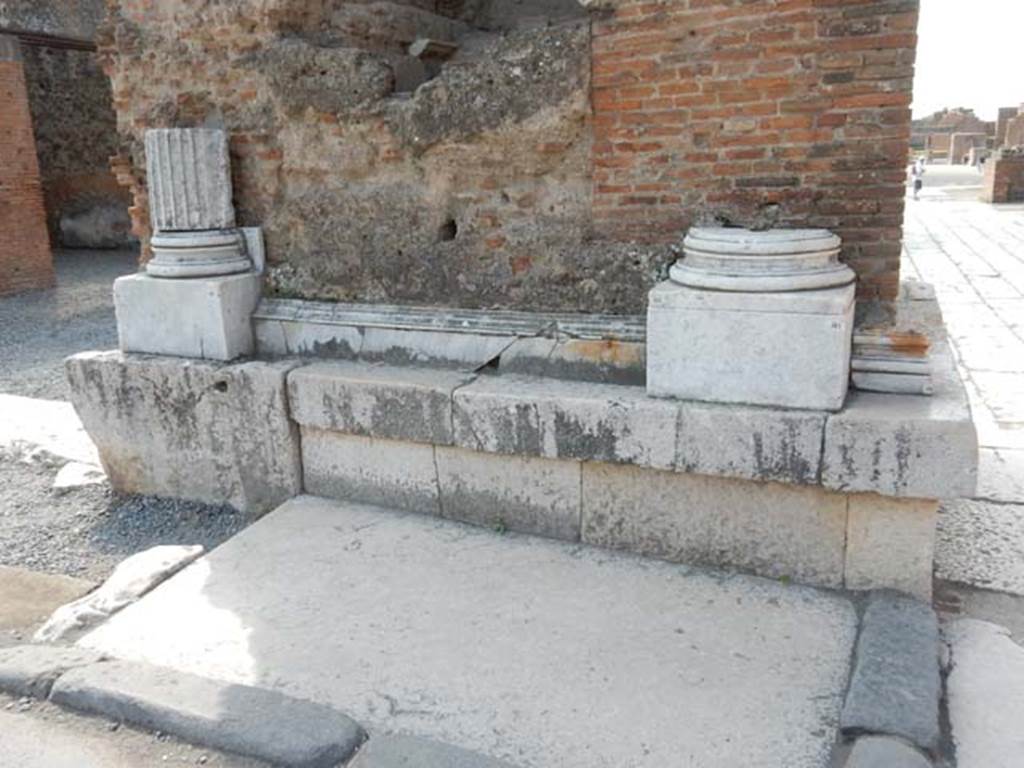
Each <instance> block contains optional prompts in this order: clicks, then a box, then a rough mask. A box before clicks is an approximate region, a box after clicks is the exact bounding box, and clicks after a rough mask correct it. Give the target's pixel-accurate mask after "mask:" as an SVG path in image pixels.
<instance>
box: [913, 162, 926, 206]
mask: <svg viewBox="0 0 1024 768" xmlns="http://www.w3.org/2000/svg"><path fill="white" fill-rule="evenodd" d="M910 178H911V179H913V182H914V199H915V200H917V196H918V195H919V194H920V193H921V187H923V186H924V159H922V158H920V157H919V158H918V159H917V160H915V161H914V164H913V165H912V166H911V168H910Z"/></svg>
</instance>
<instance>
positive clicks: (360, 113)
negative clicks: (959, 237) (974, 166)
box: [101, 0, 917, 312]
mask: <svg viewBox="0 0 1024 768" xmlns="http://www.w3.org/2000/svg"><path fill="white" fill-rule="evenodd" d="M108 3H109V6H110V10H111V14H112V16H111V24H110V27H109V30H108V31H107V33H106V34H105V35H104V36H103V38H102V39H101V43H102V45H101V47H102V50H103V51H104V53H105V56H106V61H107V68H108V71H109V73H110V75H111V77H112V80H113V84H114V103H115V106H116V108H117V111H118V118H119V120H118V124H119V129H120V132H121V134H122V136H123V138H124V153H123V156H122V159H121V160H120V161H119V162H118V168H119V173H120V176H121V178H122V180H123V181H124V182H125V183H127V184H129V185H130V186H131V187H132V189H133V192H134V194H135V206H134V209H133V212H134V218H135V225H136V228H137V230H138V231H139V232H140V234H143V235H145V233H146V232H145V231H146V228H147V226H148V225H147V222H146V216H147V213H146V197H145V178H144V173H143V170H142V169H143V168H144V163H143V157H142V152H141V146H142V145H141V138H142V135H143V133H144V131H145V129H146V128H150V127H165V126H194V125H218V126H223V127H225V128H226V129H227V130H228V131H229V133H230V135H231V151H232V156H233V173H234V183H235V197H236V205H237V208H238V212H239V215H240V219H241V221H242V223H244V224H261V225H263V226H264V227H265V230H266V237H267V245H268V259H269V262H270V265H271V266H270V271H269V281H268V282H269V287H270V290H271V291H274V292H276V293H278V294H280V295H289V296H302V297H308V298H328V299H345V300H357V301H367V302H373V301H394V302H413V303H423V304H447V305H460V306H467V307H514V308H521V309H559V310H577V311H591V312H592V311H609V312H638V311H641V310H642V308H643V306H644V303H645V300H646V292H647V290H648V289H649V287H650V286H651V285H652V284H653V283H654V282H656V281H657V280H658V279H659V278H660V277H661V276H662V275H663V272H664V268H665V266H666V265H667V263H668V262H669V261H671V260H672V259H673V258H674V256H673V255H672V253H671V251H670V249H669V247H668V246H669V244H670V243H671V242H673V241H675V240H677V239H678V238H679V236H680V235H681V233H682V231H683V229H684V228H685V226H686V225H687V224H688V223H690V222H692V221H696V220H699V219H707V218H714V217H715V216H718V217H720V218H724V219H728V220H730V221H735V222H736V223H751V222H755V221H756V222H766V221H774V220H777V221H778V222H779V223H782V224H786V225H821V226H830V227H833V228H835V229H836V230H837V231H839V232H840V233H841V234H842V235H843V236H844V238H845V239H846V241H847V244H848V246H847V257H848V260H849V261H850V262H851V264H852V265H853V266H854V267H855V268H856V269H857V270H858V272H860V274H861V277H862V281H863V282H862V285H863V290H862V295H864V296H867V297H882V298H891V297H893V296H895V292H896V285H897V274H898V261H899V237H900V224H901V222H902V205H903V203H902V195H903V165H904V161H905V157H906V145H907V139H908V137H909V123H910V113H909V110H908V109H907V106H908V104H909V101H910V82H911V77H912V69H913V66H912V65H913V57H914V47H915V41H916V38H915V34H914V29H915V25H916V19H917V2H916V0H896V1H894V0H863V2H854V3H851V2H848V1H847V2H839V1H838V0H836V1H835V2H825V3H823V2H821V1H820V0H785V2H782V0H755V1H754V2H745V3H742V4H737V3H735V2H731V1H730V0H702V2H700V3H695V2H692V0H666V2H661V3H651V2H639V1H638V0H612V1H611V2H607V3H602V4H600V5H604V6H610V10H605V11H602V12H601V16H600V18H599V20H598V21H596V22H594V24H595V25H594V26H593V27H592V22H591V20H588V19H586V18H583V17H582V16H581V13H582V11H581V10H580V7H579V4H578V2H577V0H571V1H570V0H550V1H545V2H541V0H524V1H522V2H514V1H513V0H491V1H490V2H488V0H394V1H393V2H371V1H369V0H359V1H356V0H349V1H348V2H342V1H341V0H316V1H315V2H314V1H311V0H240V2H235V3H218V4H211V3H208V2H203V1H202V0H181V1H180V2H176V3H174V4H168V3H160V2H156V0H108ZM697 6H699V8H698V7H697ZM766 19H770V20H771V22H772V23H771V25H768V26H767V27H766ZM418 37H430V38H435V39H441V40H448V41H452V42H456V43H457V44H458V46H459V48H458V51H457V53H456V54H455V55H454V57H452V58H451V59H450V60H449V61H447V62H444V63H442V62H440V61H426V62H425V63H424V62H419V61H417V60H413V59H411V57H409V56H408V55H406V53H405V52H406V50H407V47H408V44H409V43H410V42H412V41H413V40H415V39H416V38H418ZM592 48H593V50H592ZM592 68H593V72H594V73H595V74H596V77H597V80H596V81H595V82H594V83H593V93H592V83H591V70H592ZM595 130H596V131H597V135H596V139H595Z"/></svg>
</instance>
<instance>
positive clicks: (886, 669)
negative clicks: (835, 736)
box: [839, 592, 941, 752]
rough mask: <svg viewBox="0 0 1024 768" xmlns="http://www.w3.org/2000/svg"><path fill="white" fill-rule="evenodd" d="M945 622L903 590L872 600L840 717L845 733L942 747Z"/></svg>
mask: <svg viewBox="0 0 1024 768" xmlns="http://www.w3.org/2000/svg"><path fill="white" fill-rule="evenodd" d="M940 694H941V684H940V681H939V624H938V619H937V618H936V616H935V612H934V611H933V610H932V609H931V607H930V606H929V605H927V604H926V603H923V602H921V601H919V600H915V599H913V598H911V597H907V596H905V595H901V594H899V593H897V592H876V593H874V594H873V595H872V596H871V599H870V601H869V603H868V607H867V609H866V610H865V612H864V618H863V619H862V621H861V630H860V637H859V638H858V639H857V652H856V663H855V665H854V669H853V675H852V676H851V678H850V687H849V690H848V691H847V694H846V701H845V703H844V704H843V711H842V714H841V715H840V722H839V725H840V728H841V729H842V732H843V735H844V736H847V737H850V736H859V735H861V734H882V735H886V736H897V737H900V738H903V739H906V740H907V741H909V742H911V743H912V744H915V745H916V746H918V747H920V748H921V749H923V750H926V751H928V752H934V751H935V750H936V749H937V748H938V744H939V697H940Z"/></svg>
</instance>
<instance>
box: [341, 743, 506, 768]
mask: <svg viewBox="0 0 1024 768" xmlns="http://www.w3.org/2000/svg"><path fill="white" fill-rule="evenodd" d="M349 768H513V766H512V764H511V763H506V762H505V761H503V760H494V759H492V758H490V757H486V756H484V755H480V754H477V753H475V752H469V751H467V750H465V749H459V748H458V747H453V746H450V745H448V744H441V743H439V742H436V741H430V740H429V739H420V738H416V737H415V736H402V735H395V736H374V737H373V738H372V739H370V741H369V742H367V744H366V746H364V747H363V748H362V749H361V750H359V754H358V755H356V757H355V759H353V760H352V762H351V763H350V764H349Z"/></svg>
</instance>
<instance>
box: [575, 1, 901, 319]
mask: <svg viewBox="0 0 1024 768" xmlns="http://www.w3.org/2000/svg"><path fill="white" fill-rule="evenodd" d="M614 6H615V9H616V10H615V13H614V15H613V16H611V17H610V18H608V19H606V20H603V21H600V22H599V23H597V24H596V26H595V30H594V109H595V115H594V122H595V128H596V132H597V135H596V139H595V174H594V177H595V184H596V188H595V200H594V208H595V211H594V213H595V219H596V221H597V228H598V230H599V231H600V232H602V233H604V234H606V235H607V236H609V237H621V236H622V235H623V234H624V233H631V234H634V235H636V236H637V237H644V238H647V239H650V240H665V241H667V240H671V239H673V238H675V237H676V236H677V233H678V232H679V231H680V230H681V229H683V228H684V227H686V226H687V225H689V224H690V223H692V222H694V221H698V220H719V221H725V222H731V223H736V224H743V225H748V224H750V223H756V222H763V223H770V222H772V221H777V222H778V223H780V224H782V225H788V226H807V225H811V226H823V227H828V228H830V229H832V230H834V231H835V232H837V233H838V234H840V235H841V236H842V238H843V241H844V254H843V256H844V259H845V260H846V261H847V263H849V264H850V266H852V267H853V268H854V269H855V270H856V271H857V273H858V275H859V278H860V281H859V285H858V289H859V290H858V295H859V296H860V297H862V298H869V299H875V298H881V299H892V298H893V297H895V296H896V293H897V290H898V275H899V258H900V238H901V225H902V221H903V197H904V166H905V163H906V157H907V151H908V141H909V136H910V110H909V105H910V102H911V87H912V80H913V71H914V68H913V65H914V57H915V51H916V41H917V37H916V27H917V14H918V3H917V0H845V1H844V0H751V1H748V2H729V1H727V0H701V1H700V2H698V1H696V0H690V1H689V2H683V0H676V1H675V2H671V1H670V2H661V3H652V2H647V1H646V0H619V2H616V3H614Z"/></svg>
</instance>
